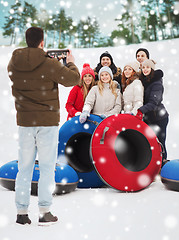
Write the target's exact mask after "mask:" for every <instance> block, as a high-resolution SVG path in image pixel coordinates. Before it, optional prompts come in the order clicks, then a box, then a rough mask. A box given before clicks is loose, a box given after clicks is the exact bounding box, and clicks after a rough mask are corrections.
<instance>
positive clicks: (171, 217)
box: [164, 215, 178, 228]
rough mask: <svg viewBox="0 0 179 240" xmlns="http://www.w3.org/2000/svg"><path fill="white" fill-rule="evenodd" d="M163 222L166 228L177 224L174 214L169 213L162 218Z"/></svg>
mask: <svg viewBox="0 0 179 240" xmlns="http://www.w3.org/2000/svg"><path fill="white" fill-rule="evenodd" d="M164 224H165V226H166V227H167V228H175V227H176V226H177V225H178V220H177V218H176V216H174V215H169V216H167V217H166V218H165V219H164Z"/></svg>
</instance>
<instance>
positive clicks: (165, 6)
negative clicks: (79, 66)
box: [0, 0, 179, 48]
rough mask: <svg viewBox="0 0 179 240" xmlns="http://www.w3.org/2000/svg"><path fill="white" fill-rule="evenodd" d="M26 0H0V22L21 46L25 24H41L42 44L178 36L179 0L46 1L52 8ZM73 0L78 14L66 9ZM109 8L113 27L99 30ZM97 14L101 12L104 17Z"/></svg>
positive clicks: (86, 44) (59, 45)
mask: <svg viewBox="0 0 179 240" xmlns="http://www.w3.org/2000/svg"><path fill="white" fill-rule="evenodd" d="M30 2H31V1H28V2H26V1H22V0H10V1H3V0H2V1H1V2H0V9H1V11H2V14H1V24H0V27H1V30H2V35H3V37H4V38H8V39H9V40H8V44H9V45H12V44H14V45H20V46H25V39H24V32H25V30H26V29H27V28H28V27H30V26H39V27H42V28H43V29H44V31H45V47H47V48H65V47H70V48H91V47H107V46H119V45H126V44H131V43H141V42H144V41H158V40H164V39H173V38H178V37H179V17H178V13H179V2H178V1H175V0H165V1H164V0H142V1H141V0H128V1H127V0H121V1H110V2H109V1H102V2H103V3H102V4H101V5H100V7H98V9H96V7H97V4H98V3H95V2H94V1H92V2H90V3H89V2H87V1H79V0H78V1H75V2H76V3H74V2H73V1H51V7H52V6H53V5H55V4H56V5H55V7H54V8H53V10H51V9H52V8H51V7H50V8H48V7H47V4H49V3H50V1H49V0H44V1H35V3H34V2H33V1H32V3H30ZM82 2H85V5H84V3H82ZM93 2H94V3H93ZM99 2H100V1H99ZM57 3H58V4H57ZM75 4H76V6H77V7H78V8H77V9H78V13H79V15H81V16H79V17H78V18H77V17H76V14H78V13H76V12H75V11H71V12H69V9H71V8H72V7H73V6H74V5H75ZM82 5H83V7H84V9H82ZM116 9H117V10H116ZM109 10H110V11H109ZM67 12H68V13H67ZM69 13H70V14H69ZM109 14H110V15H112V17H111V16H110V18H111V19H112V21H111V25H113V27H111V28H110V29H108V33H104V31H103V30H102V29H103V28H104V27H105V25H106V23H107V21H108V19H109ZM102 15H106V20H105V22H104V21H103V23H101V22H100V19H101V18H102ZM102 25H103V26H102ZM106 27H107V25H106Z"/></svg>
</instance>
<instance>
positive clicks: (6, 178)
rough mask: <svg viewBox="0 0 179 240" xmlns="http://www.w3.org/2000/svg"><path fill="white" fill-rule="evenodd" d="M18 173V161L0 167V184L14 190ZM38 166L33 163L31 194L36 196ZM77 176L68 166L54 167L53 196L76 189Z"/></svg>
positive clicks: (36, 162)
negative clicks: (54, 183) (54, 185)
mask: <svg viewBox="0 0 179 240" xmlns="http://www.w3.org/2000/svg"><path fill="white" fill-rule="evenodd" d="M17 172H18V161H16V160H14V161H11V162H8V163H6V164H4V165H3V166H1V167H0V184H1V185H2V186H3V187H5V188H7V189H9V190H15V180H16V175H17ZM39 174H40V173H39V165H38V161H35V165H34V171H33V177H32V184H31V194H32V195H37V187H38V180H39ZM78 180H79V178H78V175H77V174H76V172H75V171H74V169H73V168H71V167H70V166H69V165H56V167H55V182H56V188H55V191H54V194H57V195H58V194H62V193H69V192H71V191H73V190H75V188H76V187H77V184H78Z"/></svg>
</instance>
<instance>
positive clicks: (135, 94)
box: [122, 62, 144, 115]
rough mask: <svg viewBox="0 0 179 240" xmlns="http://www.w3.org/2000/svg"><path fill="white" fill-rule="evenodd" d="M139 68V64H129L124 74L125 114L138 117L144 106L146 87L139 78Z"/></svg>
mask: <svg viewBox="0 0 179 240" xmlns="http://www.w3.org/2000/svg"><path fill="white" fill-rule="evenodd" d="M139 67H140V65H139V63H138V62H131V63H128V64H126V65H125V67H124V70H123V73H122V91H123V102H124V109H123V110H124V113H129V114H133V115H136V114H137V110H138V108H140V107H141V106H142V105H143V95H144V87H143V85H142V83H141V81H140V80H139V77H138V72H139Z"/></svg>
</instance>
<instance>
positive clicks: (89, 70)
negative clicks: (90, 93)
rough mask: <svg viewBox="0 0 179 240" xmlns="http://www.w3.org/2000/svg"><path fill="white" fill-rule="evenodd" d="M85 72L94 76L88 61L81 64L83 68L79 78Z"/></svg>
mask: <svg viewBox="0 0 179 240" xmlns="http://www.w3.org/2000/svg"><path fill="white" fill-rule="evenodd" d="M85 74H91V75H92V76H93V77H94V78H95V74H94V71H93V69H92V68H90V65H89V64H88V63H84V64H83V70H82V72H81V79H83V76H84V75H85Z"/></svg>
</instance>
